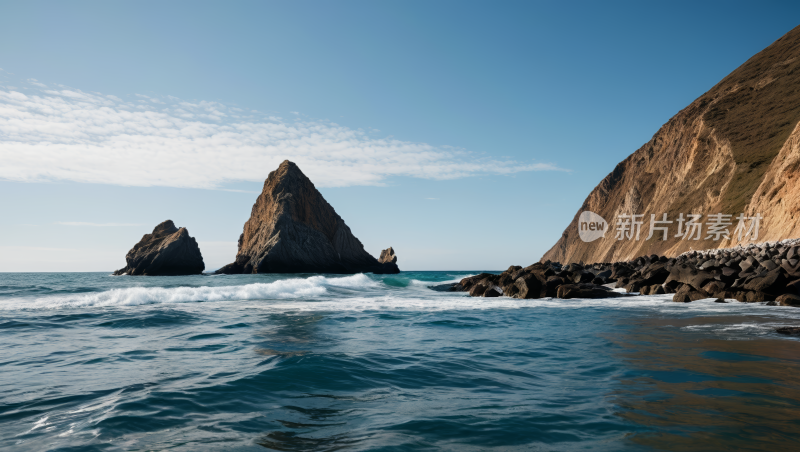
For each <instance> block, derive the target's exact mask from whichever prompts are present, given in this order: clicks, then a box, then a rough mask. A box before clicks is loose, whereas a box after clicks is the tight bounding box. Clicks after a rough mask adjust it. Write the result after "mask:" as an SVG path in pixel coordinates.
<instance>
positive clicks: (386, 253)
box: [378, 246, 397, 264]
mask: <svg viewBox="0 0 800 452" xmlns="http://www.w3.org/2000/svg"><path fill="white" fill-rule="evenodd" d="M378 262H380V263H381V264H386V263H390V264H396V263H397V256H396V255H395V254H394V248H392V247H391V246H390V247H389V248H386V249H385V250H383V251H381V257H380V258H378Z"/></svg>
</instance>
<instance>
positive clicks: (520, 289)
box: [430, 239, 800, 307]
mask: <svg viewBox="0 0 800 452" xmlns="http://www.w3.org/2000/svg"><path fill="white" fill-rule="evenodd" d="M611 285H613V286H614V287H615V288H618V289H625V292H627V293H629V294H640V295H661V294H674V295H673V296H672V301H674V302H678V303H691V302H693V301H698V300H703V299H711V298H716V302H717V303H725V302H726V301H725V300H726V299H729V300H730V299H732V300H737V301H741V302H748V303H752V302H768V303H767V304H768V305H770V306H793V307H800V239H791V240H785V241H782V242H766V243H761V244H757V245H756V244H750V245H747V246H739V247H735V248H728V249H712V250H705V251H691V252H688V253H684V254H681V255H680V256H678V257H674V258H668V257H666V256H658V255H655V254H653V255H650V256H642V257H639V258H636V259H634V260H631V261H626V262H615V263H595V264H591V265H582V264H574V263H573V264H569V265H562V264H560V263H557V262H550V261H546V262H543V263H542V262H540V263H536V264H533V265H531V266H528V267H525V268H522V267H518V266H511V267H509V268H508V270H506V271H504V272H503V273H501V274H499V275H498V274H491V273H481V274H479V275H475V276H470V277H468V278H464V279H462V280H461V281H460V282H459V283H456V284H442V285H437V286H431V287H430V288H431V289H433V290H437V291H464V292H469V294H470V295H471V296H474V297H488V296H492V297H494V296H501V294H502V295H505V296H508V297H513V298H544V297H552V298H563V299H568V298H607V297H613V296H619V295H621V294H620V293H619V292H614V291H611V290H610V286H611Z"/></svg>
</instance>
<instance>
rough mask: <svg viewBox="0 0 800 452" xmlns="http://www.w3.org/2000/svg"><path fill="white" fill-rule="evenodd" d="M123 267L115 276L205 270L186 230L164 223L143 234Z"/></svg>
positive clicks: (196, 248)
mask: <svg viewBox="0 0 800 452" xmlns="http://www.w3.org/2000/svg"><path fill="white" fill-rule="evenodd" d="M125 261H126V262H127V263H128V265H127V266H125V268H122V269H119V270H117V271H115V272H114V274H115V275H149V276H174V275H199V274H200V273H203V270H204V269H205V268H206V267H205V264H204V263H203V256H202V254H200V247H198V246H197V241H196V240H195V239H194V238H193V237H189V231H187V230H186V228H180V229H178V228H177V227H175V224H174V223H173V222H172V220H167V221H165V222H163V223H161V224H159V225H158V226H156V228H155V229H153V233H152V234H145V235H144V237H142V240H140V241H139V243H137V244H136V245H134V247H133V248H131V250H130V251H128V254H127V255H126V256H125Z"/></svg>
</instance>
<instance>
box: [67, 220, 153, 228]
mask: <svg viewBox="0 0 800 452" xmlns="http://www.w3.org/2000/svg"><path fill="white" fill-rule="evenodd" d="M55 224H60V225H61V226H91V227H96V228H108V227H124V226H141V224H136V223H89V222H85V221H56V223H55Z"/></svg>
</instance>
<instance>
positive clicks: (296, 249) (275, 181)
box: [217, 160, 400, 273]
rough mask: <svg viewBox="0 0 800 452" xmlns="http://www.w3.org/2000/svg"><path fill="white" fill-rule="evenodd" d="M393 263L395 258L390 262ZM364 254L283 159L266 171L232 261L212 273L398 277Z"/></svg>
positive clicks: (310, 186)
mask: <svg viewBox="0 0 800 452" xmlns="http://www.w3.org/2000/svg"><path fill="white" fill-rule="evenodd" d="M395 261H396V258H395ZM399 271H400V270H399V269H398V268H397V264H395V263H394V262H386V263H380V262H378V260H377V259H375V258H374V257H373V256H371V255H370V254H369V253H367V252H366V251H365V250H364V245H362V244H361V242H360V241H359V240H358V239H357V238H356V237H355V236H354V235H353V233H352V232H350V228H349V227H347V225H346V224H345V223H344V220H342V218H341V217H340V216H339V215H337V214H336V211H335V210H333V207H331V205H330V204H328V202H327V201H325V199H324V198H323V197H322V194H320V192H319V191H318V190H317V189H316V187H314V184H313V183H312V182H311V181H310V180H309V179H308V178H307V177H306V176H305V174H303V172H302V171H300V168H298V167H297V165H295V164H294V163H292V162H290V161H288V160H286V161H284V162H283V163H281V165H280V166H279V167H278V169H277V170H275V171H273V172H271V173H270V174H269V176H268V177H267V180H266V182H264V190H263V191H262V192H261V195H260V196H259V197H258V199H257V200H256V203H255V204H254V205H253V210H252V211H251V214H250V219H249V220H247V222H246V223H245V224H244V232H242V235H241V236H240V237H239V252H238V253H237V254H236V261H235V262H233V263H231V264H228V265H226V266H225V267H222V268H221V269H219V270H218V271H217V273H362V272H373V273H398V272H399Z"/></svg>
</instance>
